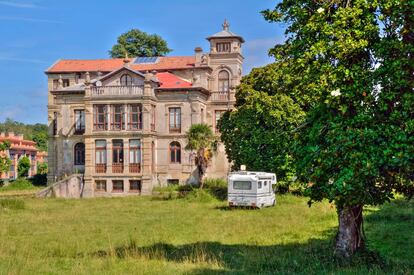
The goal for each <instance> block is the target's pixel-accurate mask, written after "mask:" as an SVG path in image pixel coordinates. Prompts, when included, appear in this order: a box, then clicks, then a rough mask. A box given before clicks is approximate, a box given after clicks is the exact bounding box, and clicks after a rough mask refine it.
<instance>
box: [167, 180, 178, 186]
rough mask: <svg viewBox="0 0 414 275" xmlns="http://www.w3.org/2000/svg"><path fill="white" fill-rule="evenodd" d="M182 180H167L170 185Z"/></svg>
mask: <svg viewBox="0 0 414 275" xmlns="http://www.w3.org/2000/svg"><path fill="white" fill-rule="evenodd" d="M179 183H180V181H179V180H178V179H169V180H167V184H168V185H178V184H179Z"/></svg>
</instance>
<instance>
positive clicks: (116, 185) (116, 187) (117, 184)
mask: <svg viewBox="0 0 414 275" xmlns="http://www.w3.org/2000/svg"><path fill="white" fill-rule="evenodd" d="M112 192H124V181H123V180H113V181H112Z"/></svg>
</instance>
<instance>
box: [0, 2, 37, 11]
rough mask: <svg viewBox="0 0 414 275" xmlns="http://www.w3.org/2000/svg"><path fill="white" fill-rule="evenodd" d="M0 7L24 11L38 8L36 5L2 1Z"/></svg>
mask: <svg viewBox="0 0 414 275" xmlns="http://www.w3.org/2000/svg"><path fill="white" fill-rule="evenodd" d="M0 5H3V6H9V7H13V8H23V9H33V8H36V7H37V6H36V5H34V4H30V3H17V2H12V1H0Z"/></svg>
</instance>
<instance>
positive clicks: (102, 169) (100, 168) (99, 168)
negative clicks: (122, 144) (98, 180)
mask: <svg viewBox="0 0 414 275" xmlns="http://www.w3.org/2000/svg"><path fill="white" fill-rule="evenodd" d="M95 172H96V173H98V174H103V173H106V164H105V163H97V164H95Z"/></svg>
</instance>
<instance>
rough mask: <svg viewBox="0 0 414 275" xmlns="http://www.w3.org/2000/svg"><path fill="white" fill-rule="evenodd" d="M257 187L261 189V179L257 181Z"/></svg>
mask: <svg viewBox="0 0 414 275" xmlns="http://www.w3.org/2000/svg"><path fill="white" fill-rule="evenodd" d="M257 188H258V189H262V182H261V181H258V182H257Z"/></svg>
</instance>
